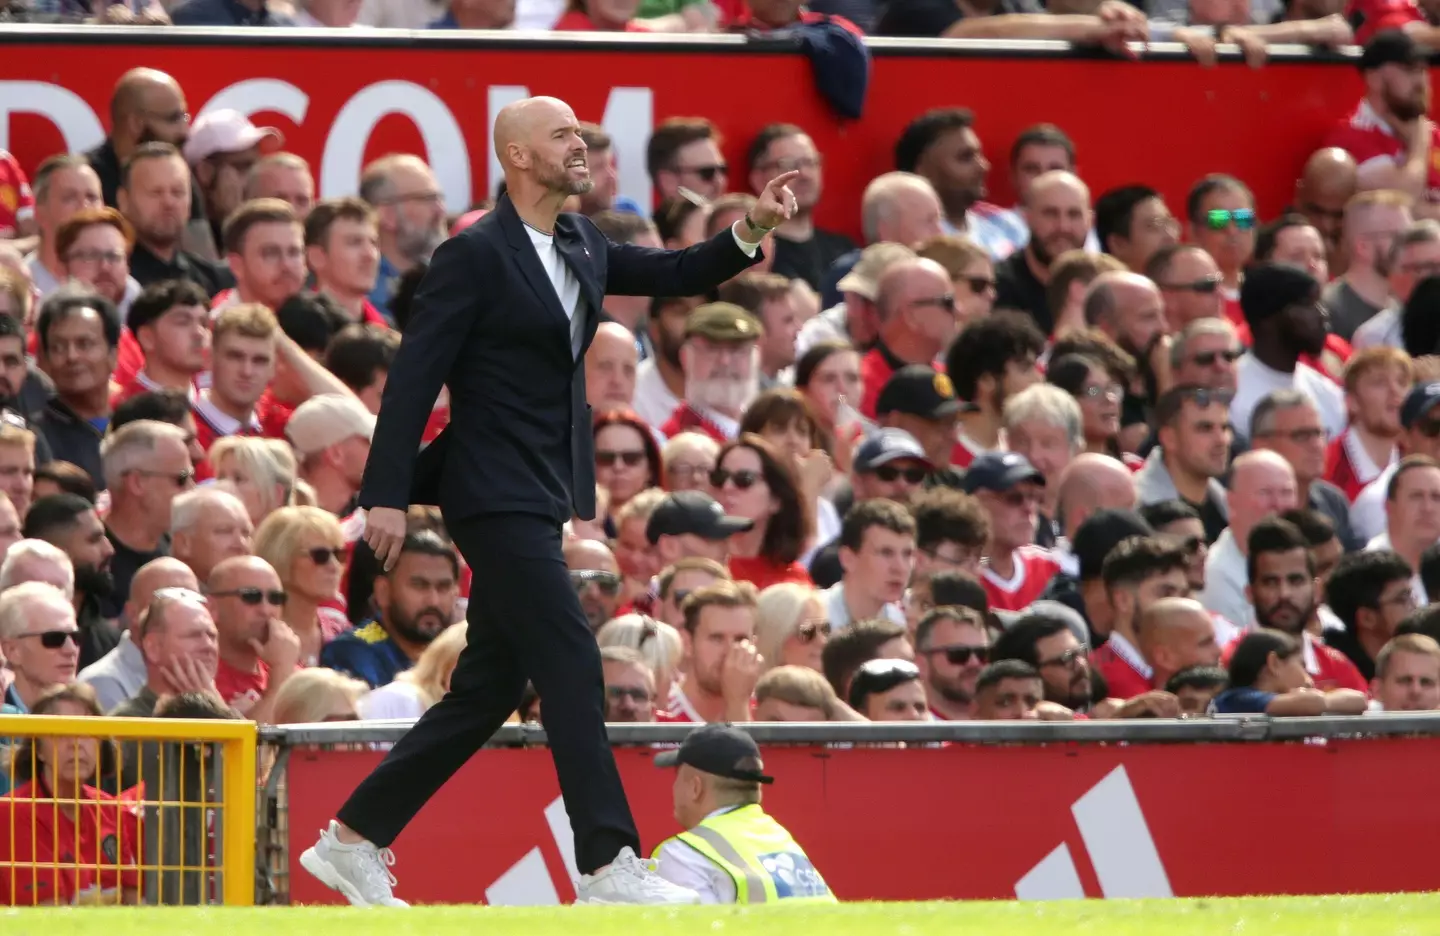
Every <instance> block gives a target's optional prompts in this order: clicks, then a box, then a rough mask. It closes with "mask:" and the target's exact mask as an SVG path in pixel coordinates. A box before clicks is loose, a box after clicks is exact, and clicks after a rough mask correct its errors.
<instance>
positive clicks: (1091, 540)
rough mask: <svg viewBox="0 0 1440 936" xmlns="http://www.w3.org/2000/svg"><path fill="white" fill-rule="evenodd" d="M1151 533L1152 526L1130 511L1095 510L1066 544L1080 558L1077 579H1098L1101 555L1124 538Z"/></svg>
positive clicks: (1108, 551) (1153, 533)
mask: <svg viewBox="0 0 1440 936" xmlns="http://www.w3.org/2000/svg"><path fill="white" fill-rule="evenodd" d="M1154 535H1155V528H1154V527H1152V526H1151V525H1150V524H1148V523H1146V522H1145V519H1144V518H1143V517H1141V516H1140V515H1139V514H1138V513H1136V512H1135V511H1133V510H1097V511H1096V512H1095V513H1093V514H1091V515H1090V516H1089V517H1086V518H1085V522H1084V523H1082V524H1080V529H1078V530H1076V531H1075V539H1074V541H1073V542H1072V543H1071V544H1070V551H1071V552H1073V553H1074V554H1075V558H1076V559H1078V560H1079V561H1080V581H1082V582H1090V581H1094V580H1095V579H1098V578H1099V577H1100V570H1101V568H1102V567H1103V566H1104V565H1105V557H1106V556H1108V555H1110V553H1111V552H1112V551H1113V550H1114V549H1115V547H1116V546H1119V545H1120V544H1121V543H1123V542H1124V541H1125V540H1127V539H1129V538H1130V537H1132V536H1154Z"/></svg>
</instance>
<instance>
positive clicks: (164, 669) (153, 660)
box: [110, 588, 220, 718]
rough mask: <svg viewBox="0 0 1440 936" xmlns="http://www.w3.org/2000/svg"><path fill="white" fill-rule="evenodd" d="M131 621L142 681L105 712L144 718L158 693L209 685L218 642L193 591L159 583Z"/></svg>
mask: <svg viewBox="0 0 1440 936" xmlns="http://www.w3.org/2000/svg"><path fill="white" fill-rule="evenodd" d="M137 624H138V634H137V635H136V639H137V641H138V642H139V644H140V649H141V651H142V652H143V653H144V655H145V674H146V675H145V685H144V687H143V688H141V690H140V691H139V692H137V693H135V695H133V696H131V697H130V698H128V699H126V700H125V701H124V702H122V703H120V704H119V705H118V706H116V707H115V708H114V709H113V710H112V711H111V712H110V714H111V715H116V716H119V717H122V718H149V717H151V716H153V715H154V714H155V703H156V702H157V701H159V699H160V697H161V696H162V695H175V694H177V693H181V692H206V691H211V692H213V691H214V689H215V667H216V666H217V665H218V664H219V662H220V656H219V645H218V643H217V637H216V631H215V622H214V620H212V619H211V617H210V611H209V610H208V609H207V608H206V606H205V599H204V598H203V597H201V595H200V594H199V593H198V592H194V591H190V590H189V589H183V588H180V589H161V590H160V591H158V592H156V593H155V595H154V597H153V598H152V599H151V601H150V606H149V607H148V608H146V609H145V610H144V612H142V614H141V615H140V618H139V620H138V621H137Z"/></svg>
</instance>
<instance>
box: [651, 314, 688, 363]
mask: <svg viewBox="0 0 1440 936" xmlns="http://www.w3.org/2000/svg"><path fill="white" fill-rule="evenodd" d="M654 337H655V339H656V341H655V344H656V345H657V346H658V347H659V349H660V356H661V357H662V358H664V359H665V363H667V364H669V365H670V366H671V367H673V368H675V369H676V370H680V368H681V367H682V365H681V363H680V347H681V346H682V345H683V344H685V339H683V338H675V337H673V336H672V335H671V334H670V333H669V332H667V331H666V330H665V326H664V325H662V324H660V323H658V322H657V323H656V326H655V331H654Z"/></svg>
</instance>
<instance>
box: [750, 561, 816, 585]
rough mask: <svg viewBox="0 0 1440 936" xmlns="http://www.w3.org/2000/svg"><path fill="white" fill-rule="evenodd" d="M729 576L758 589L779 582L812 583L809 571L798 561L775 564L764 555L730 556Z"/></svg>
mask: <svg viewBox="0 0 1440 936" xmlns="http://www.w3.org/2000/svg"><path fill="white" fill-rule="evenodd" d="M730 577H731V578H733V579H735V581H737V582H750V583H751V584H753V585H754V586H755V587H756V588H757V589H759V590H760V591H764V590H765V589H767V588H769V587H770V586H771V585H779V584H780V583H781V582H794V583H796V584H797V585H812V584H814V583H813V582H811V581H810V573H809V572H806V571H805V567H804V566H802V565H801V564H800V563H798V562H792V563H790V564H789V565H784V566H782V565H777V564H776V563H774V562H771V561H770V560H769V559H766V558H765V557H764V556H748V557H747V556H731V557H730Z"/></svg>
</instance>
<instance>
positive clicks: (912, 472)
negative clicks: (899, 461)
mask: <svg viewBox="0 0 1440 936" xmlns="http://www.w3.org/2000/svg"><path fill="white" fill-rule="evenodd" d="M926 474H927V472H926V471H925V469H924V468H899V467H896V466H895V465H879V466H877V467H876V469H875V471H874V475H875V477H877V478H879V479H880V480H881V481H884V482H885V483H886V484H889V483H891V482H893V481H898V480H899V479H901V478H904V479H905V481H906V483H908V484H920V483H922V482H923V481H924V480H925V475H926Z"/></svg>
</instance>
